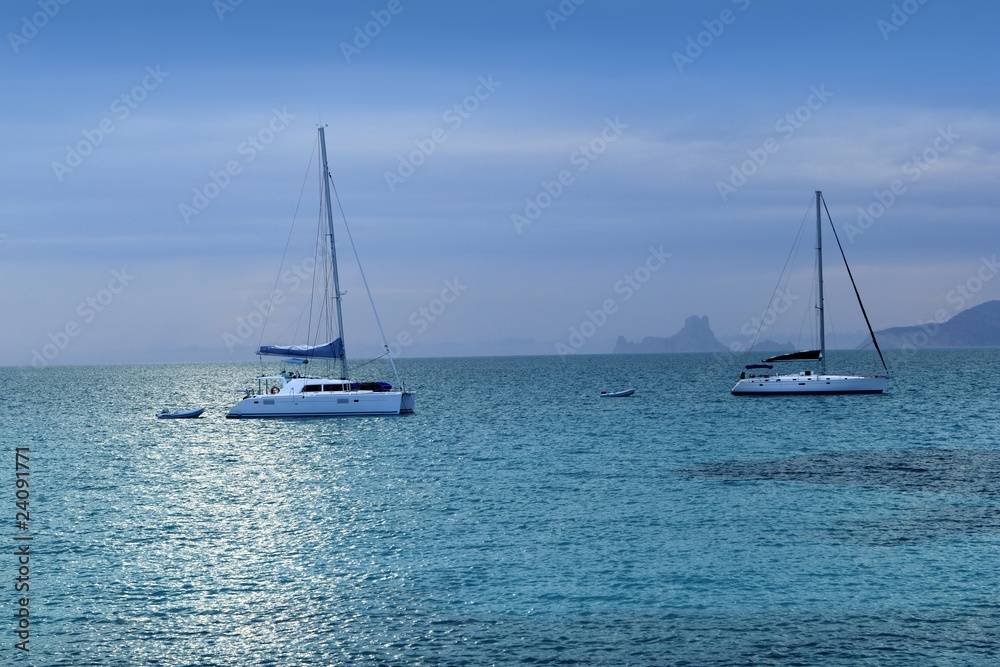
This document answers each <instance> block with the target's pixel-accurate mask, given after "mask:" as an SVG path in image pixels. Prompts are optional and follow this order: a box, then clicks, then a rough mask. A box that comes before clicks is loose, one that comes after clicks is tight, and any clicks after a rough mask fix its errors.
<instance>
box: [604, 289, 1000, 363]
mask: <svg viewBox="0 0 1000 667" xmlns="http://www.w3.org/2000/svg"><path fill="white" fill-rule="evenodd" d="M940 315H942V312H941V311H938V312H937V313H936V314H935V316H936V319H933V320H930V321H928V322H925V323H922V324H915V325H913V326H906V327H891V328H888V329H882V330H880V331H876V332H875V335H876V337H877V338H878V342H879V345H880V346H881V347H884V348H910V347H1000V300H995V301H987V302H986V303H982V304H980V305H978V306H973V307H972V308H969V309H967V310H963V311H961V312H959V313H957V314H956V315H954V316H953V317H952V318H951V319H948V320H944V318H943V317H940ZM939 319H940V320H943V321H941V322H938V321H937V320H939ZM869 344H870V342H869V341H866V342H865V343H863V344H862V345H861V346H860V347H863V346H866V345H869ZM754 349H757V350H767V351H774V352H790V351H793V350H794V349H795V347H794V346H793V345H792V344H791V343H778V342H775V341H771V340H765V341H757V343H756V344H755V345H754ZM728 350H729V348H728V347H726V346H725V345H723V344H722V343H720V342H719V339H718V338H716V337H715V334H714V333H713V332H712V329H711V327H710V326H709V324H708V316H701V317H699V316H697V315H692V316H691V317H689V318H687V320H685V321H684V327H683V328H682V329H681V330H680V331H678V332H677V333H676V334H674V335H673V336H667V337H659V336H646V337H645V338H643V339H642V340H641V341H639V342H638V343H633V342H631V341H629V340H626V338H625V337H624V336H619V337H618V340H617V341H616V342H615V347H614V349H613V350H612V353H614V354H655V353H663V352H726V351H728Z"/></svg>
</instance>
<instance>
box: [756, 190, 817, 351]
mask: <svg viewBox="0 0 1000 667" xmlns="http://www.w3.org/2000/svg"><path fill="white" fill-rule="evenodd" d="M808 217H809V209H808V208H807V209H806V213H805V215H804V216H802V223H801V224H799V233H798V234H796V235H795V241H793V242H792V247H791V248H790V249H789V251H788V256H787V257H785V265H784V266H782V267H781V273H780V274H778V282H777V283H775V285H774V291H773V292H771V300H770V301H768V302H767V307H768V308H770V307H771V305H772V304H773V303H774V296H775V295H776V294H777V293H778V290H779V289H781V280H782V279H783V278H784V280H785V286H786V289H787V286H788V280H789V277H788V276H786V275H785V271H786V270H787V269H788V263H789V262H791V261H792V256H793V255H794V254H795V251H796V249H797V248H798V247H799V242H800V241H801V240H802V230H803V229H805V227H806V220H807V219H808ZM765 315H766V311H765ZM766 319H767V318H766V317H762V318H760V323H759V324H758V325H757V331H756V332H754V335H753V340H752V341H750V347H749V348H748V349H747V358H749V356H750V352H751V351H752V350H753V348H754V345H756V344H757V339H758V338H759V337H760V330H761V328H762V327H763V326H764V321H765V320H766Z"/></svg>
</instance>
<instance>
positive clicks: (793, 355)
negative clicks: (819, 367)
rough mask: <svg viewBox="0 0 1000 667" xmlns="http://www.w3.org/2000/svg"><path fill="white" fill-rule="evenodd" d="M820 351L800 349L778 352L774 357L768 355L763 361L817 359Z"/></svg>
mask: <svg viewBox="0 0 1000 667" xmlns="http://www.w3.org/2000/svg"><path fill="white" fill-rule="evenodd" d="M819 360H820V353H819V350H802V351H801V352H789V353H788V354H779V355H777V356H774V357H768V358H767V359H765V360H764V361H765V362H771V361H819Z"/></svg>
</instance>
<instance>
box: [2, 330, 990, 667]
mask: <svg viewBox="0 0 1000 667" xmlns="http://www.w3.org/2000/svg"><path fill="white" fill-rule="evenodd" d="M833 356H834V357H836V355H833ZM841 359H846V360H847V361H853V360H852V359H850V358H849V355H844V356H842V357H841ZM890 366H891V367H892V368H893V369H894V373H893V374H894V377H895V379H894V380H893V382H892V383H891V384H890V392H889V393H887V394H885V395H883V396H830V397H767V398H752V397H740V398H736V397H732V396H730V395H729V393H728V392H729V389H730V387H731V386H732V384H733V382H734V376H735V374H736V373H737V372H738V363H737V364H731V363H728V362H724V361H723V360H719V359H716V358H713V357H711V356H709V355H650V356H610V355H609V356H596V357H575V358H568V359H566V360H563V359H559V358H555V357H550V358H542V357H533V358H482V359H449V360H404V361H403V362H401V370H402V372H403V373H404V375H405V377H406V379H407V380H408V382H409V384H410V385H412V386H413V387H414V388H416V389H417V391H418V392H419V393H418V399H417V412H416V414H413V415H408V416H401V417H393V418H348V419H332V420H331V419H327V420H284V421H271V420H260V421H256V420H248V421H233V420H226V419H225V413H226V411H227V409H228V408H229V407H231V406H232V405H233V404H235V402H236V401H237V400H238V399H239V398H240V397H241V395H242V394H241V393H240V392H239V388H240V387H244V386H246V384H247V380H248V378H249V377H251V376H252V375H253V373H254V372H255V371H256V370H257V367H256V366H251V365H224V364H223V365H211V364H199V365H162V366H103V367H62V368H47V369H27V368H25V369H0V385H2V389H3V394H2V395H3V396H4V397H5V399H4V401H3V403H2V408H0V409H2V411H3V412H2V415H3V434H2V439H3V443H4V448H5V450H6V451H7V454H4V459H5V460H6V463H4V464H3V466H2V470H3V472H2V476H0V479H2V480H3V482H2V485H3V486H2V489H0V493H3V494H4V495H5V496H6V497H7V498H8V501H9V502H7V503H5V506H7V507H8V514H9V515H10V517H9V520H8V521H7V525H10V524H11V523H12V522H13V518H14V516H13V515H14V508H13V504H14V474H13V473H14V463H13V449H14V447H30V450H31V482H32V487H31V491H32V513H31V532H32V534H33V535H34V542H33V546H32V550H33V551H32V570H31V577H32V579H31V596H32V597H31V614H32V626H31V627H32V635H31V649H32V650H31V653H30V655H29V656H22V655H18V654H16V653H15V650H14V649H13V647H12V645H13V642H14V641H15V639H14V637H15V636H14V634H13V630H14V625H15V624H14V622H13V621H12V620H11V619H12V618H13V611H14V609H15V600H16V596H15V593H14V591H13V587H12V585H11V584H10V582H11V580H12V579H13V576H14V573H15V571H16V566H15V564H14V561H13V558H12V557H7V558H5V559H4V560H3V561H2V562H0V572H2V573H3V576H2V580H3V581H6V582H8V583H6V584H4V585H3V587H2V590H4V591H6V592H5V593H3V594H0V609H2V610H3V618H7V619H8V620H7V621H0V625H6V627H0V636H2V637H4V640H3V643H2V646H0V663H6V662H8V660H13V659H14V658H17V659H18V660H19V662H21V663H23V664H38V665H86V664H94V665H194V664H206V665H209V664H215V665H221V664H247V665H295V664H310V665H311V664H331V665H333V664H336V665H340V664H351V665H364V664H373V665H375V664H377V665H403V664H406V665H413V664H426V665H488V664H497V665H508V664H583V665H606V664H632V665H665V664H670V665H673V664H677V665H685V664H686V665H729V664H787V665H796V664H802V665H814V664H837V665H859V664H870V665H913V664H935V665H968V664H984V665H988V664H996V662H997V660H998V659H1000V655H998V654H1000V592H998V585H1000V549H998V547H1000V435H998V429H997V426H998V423H1000V418H998V414H1000V411H998V407H997V406H998V402H997V395H998V391H997V390H998V385H1000V373H998V372H997V371H998V369H1000V351H998V350H978V351H921V352H919V353H915V354H912V355H910V356H906V355H904V354H902V353H897V354H896V355H895V357H891V358H890ZM838 370H839V369H838ZM843 370H849V369H846V368H845V369H843ZM627 387H635V388H636V389H637V391H636V394H635V395H634V396H633V397H631V398H624V399H601V398H598V394H599V393H600V391H601V390H616V389H624V388H627ZM164 405H169V406H175V407H193V406H204V407H206V408H207V409H206V412H205V415H204V416H203V417H202V418H201V419H197V420H173V421H161V420H157V419H155V418H154V415H155V413H156V411H157V410H158V409H159V408H161V407H163V406H164ZM5 534H6V535H7V537H6V540H7V544H8V547H9V545H11V544H13V542H12V539H13V537H14V536H15V530H14V529H13V528H9V529H8V530H7V531H5ZM3 551H4V552H6V553H10V552H11V551H12V549H11V548H7V547H5V548H4V549H3ZM25 658H26V659H25Z"/></svg>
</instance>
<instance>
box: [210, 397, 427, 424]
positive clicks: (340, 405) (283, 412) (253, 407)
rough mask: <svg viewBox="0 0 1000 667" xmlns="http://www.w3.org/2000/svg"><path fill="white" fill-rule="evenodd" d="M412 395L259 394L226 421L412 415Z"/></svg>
mask: <svg viewBox="0 0 1000 667" xmlns="http://www.w3.org/2000/svg"><path fill="white" fill-rule="evenodd" d="M415 401H416V396H415V395H414V393H413V392H402V391H388V392H372V391H335V392H324V393H317V394H293V395H287V394H274V395H268V394H260V395H257V396H248V397H247V398H244V399H243V400H242V401H240V402H239V403H237V404H236V405H235V406H234V407H233V409H232V410H230V411H229V414H227V415H226V417H228V418H229V419H248V418H251V419H252V418H289V417H364V416H370V415H398V414H401V413H403V414H405V413H408V412H413V407H414V403H415Z"/></svg>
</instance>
